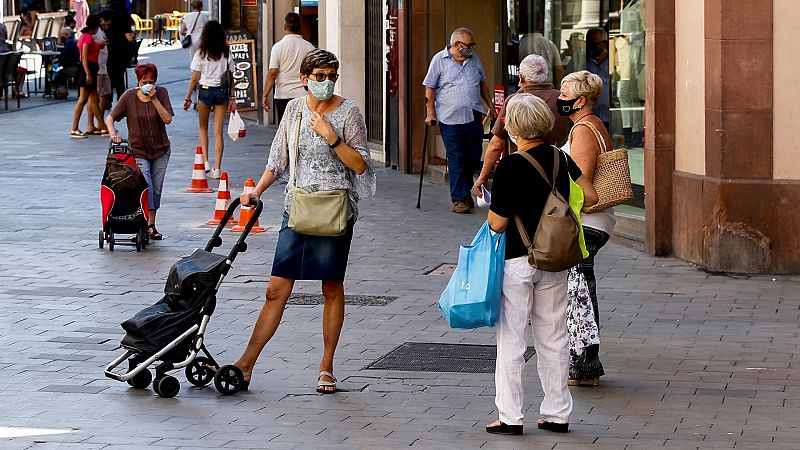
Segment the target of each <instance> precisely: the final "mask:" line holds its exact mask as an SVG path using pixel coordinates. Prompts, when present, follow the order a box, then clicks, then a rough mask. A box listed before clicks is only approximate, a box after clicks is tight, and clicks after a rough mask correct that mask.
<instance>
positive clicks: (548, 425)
mask: <svg viewBox="0 0 800 450" xmlns="http://www.w3.org/2000/svg"><path fill="white" fill-rule="evenodd" d="M537 425H538V426H539V429H540V430H546V431H552V432H553V433H569V423H555V422H548V421H546V420H545V421H544V422H539V423H538V424H537Z"/></svg>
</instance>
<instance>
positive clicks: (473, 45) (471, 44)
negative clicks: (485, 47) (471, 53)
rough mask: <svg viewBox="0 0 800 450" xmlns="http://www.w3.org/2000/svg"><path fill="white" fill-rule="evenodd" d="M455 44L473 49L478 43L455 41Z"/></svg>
mask: <svg viewBox="0 0 800 450" xmlns="http://www.w3.org/2000/svg"><path fill="white" fill-rule="evenodd" d="M456 44H461V45H463V46H464V47H467V48H472V49H474V48H475V47H477V46H478V44H477V43H475V42H470V43H469V44H467V43H465V42H461V41H456Z"/></svg>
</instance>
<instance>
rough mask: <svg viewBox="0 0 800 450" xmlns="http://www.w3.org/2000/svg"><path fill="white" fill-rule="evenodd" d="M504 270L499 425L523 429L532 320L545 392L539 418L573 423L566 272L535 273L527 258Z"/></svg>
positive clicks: (496, 379)
mask: <svg viewBox="0 0 800 450" xmlns="http://www.w3.org/2000/svg"><path fill="white" fill-rule="evenodd" d="M504 270H505V274H504V277H503V297H502V304H501V306H500V320H499V321H498V324H497V366H496V369H495V376H494V382H495V405H497V411H498V412H499V413H500V421H501V422H503V423H506V424H508V425H522V418H523V414H522V403H523V389H522V374H523V370H524V368H525V349H526V348H527V342H526V341H527V340H526V331H527V328H528V317H530V319H531V323H532V325H533V339H534V341H533V342H534V347H535V348H536V355H537V358H538V361H537V363H536V368H537V369H538V371H539V379H540V380H541V382H542V391H544V399H543V400H542V404H541V406H540V407H539V413H540V415H541V417H542V418H543V419H545V420H547V421H548V422H555V423H569V415H570V413H571V412H572V395H570V392H569V388H568V387H567V378H568V377H569V348H568V346H567V345H568V344H567V325H566V319H565V314H566V308H567V272H566V271H564V272H545V271H542V270H536V269H534V268H533V267H531V266H530V265H529V264H528V258H527V256H523V257H519V258H514V259H509V260H507V261H506V262H505V268H504Z"/></svg>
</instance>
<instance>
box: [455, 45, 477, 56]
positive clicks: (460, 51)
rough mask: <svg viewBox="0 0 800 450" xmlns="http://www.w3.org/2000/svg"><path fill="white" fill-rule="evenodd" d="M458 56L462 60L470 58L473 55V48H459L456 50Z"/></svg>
mask: <svg viewBox="0 0 800 450" xmlns="http://www.w3.org/2000/svg"><path fill="white" fill-rule="evenodd" d="M458 54H459V55H461V56H463V57H464V58H472V55H474V54H475V49H474V48H469V47H467V48H460V49H458Z"/></svg>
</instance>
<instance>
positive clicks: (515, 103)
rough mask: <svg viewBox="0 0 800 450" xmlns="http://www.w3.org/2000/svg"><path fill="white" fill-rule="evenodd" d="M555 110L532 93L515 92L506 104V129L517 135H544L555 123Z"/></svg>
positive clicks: (533, 137) (528, 137)
mask: <svg viewBox="0 0 800 450" xmlns="http://www.w3.org/2000/svg"><path fill="white" fill-rule="evenodd" d="M555 120H556V119H555V118H554V117H553V112H552V111H550V107H549V106H547V103H545V102H544V100H542V99H540V98H539V97H537V96H535V95H531V94H514V96H513V97H511V98H510V99H508V104H507V105H506V131H508V133H509V134H513V135H514V136H517V137H522V138H525V139H536V138H540V137H543V136H544V135H546V134H547V133H549V132H550V130H552V129H553V125H554V124H555Z"/></svg>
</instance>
